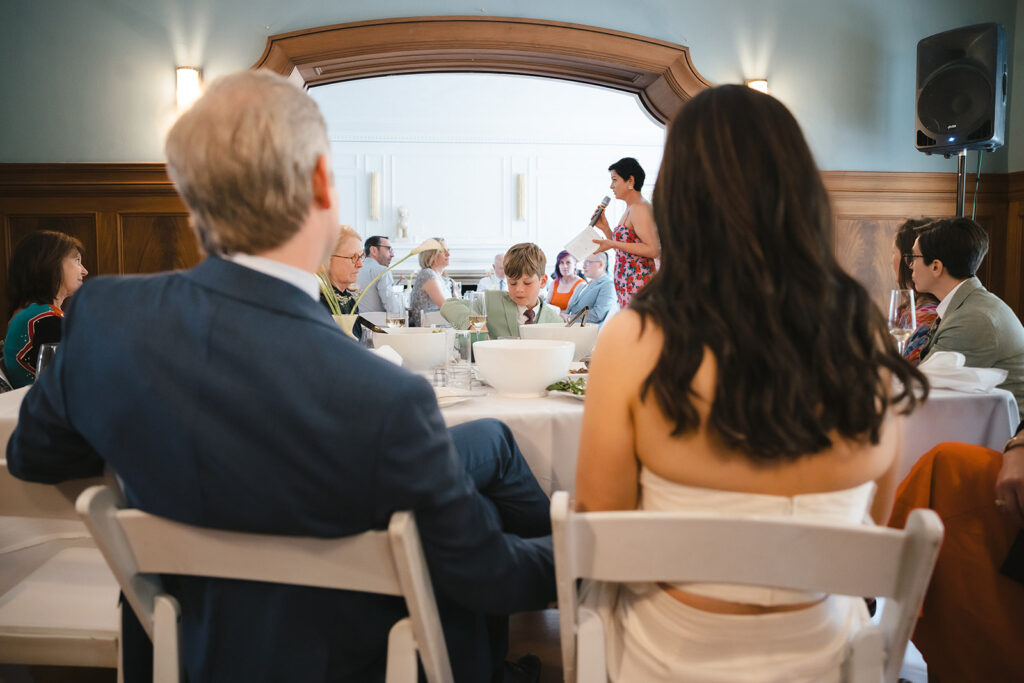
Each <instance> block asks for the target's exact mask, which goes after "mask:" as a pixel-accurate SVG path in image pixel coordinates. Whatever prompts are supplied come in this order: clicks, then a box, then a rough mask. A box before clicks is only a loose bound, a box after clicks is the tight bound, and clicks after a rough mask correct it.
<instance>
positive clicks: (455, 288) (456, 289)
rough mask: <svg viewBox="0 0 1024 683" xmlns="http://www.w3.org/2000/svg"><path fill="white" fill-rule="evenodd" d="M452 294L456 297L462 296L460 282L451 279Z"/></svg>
mask: <svg viewBox="0 0 1024 683" xmlns="http://www.w3.org/2000/svg"><path fill="white" fill-rule="evenodd" d="M452 296H453V297H455V298H456V299H461V298H462V283H461V282H459V281H458V280H452Z"/></svg>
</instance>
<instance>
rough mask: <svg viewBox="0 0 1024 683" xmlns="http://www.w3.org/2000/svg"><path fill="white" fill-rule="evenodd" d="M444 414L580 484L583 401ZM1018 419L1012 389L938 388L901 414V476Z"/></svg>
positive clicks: (552, 479) (487, 406) (992, 441)
mask: <svg viewBox="0 0 1024 683" xmlns="http://www.w3.org/2000/svg"><path fill="white" fill-rule="evenodd" d="M441 414H442V415H444V419H445V422H446V423H447V424H448V425H449V426H452V425H457V424H460V423H462V422H467V421H469V420H475V419H478V418H482V417H495V418H498V419H499V420H501V421H502V422H504V423H505V424H507V425H508V426H509V427H510V428H511V429H512V433H513V434H515V437H516V441H517V442H518V443H519V448H520V449H521V450H522V452H523V457H525V458H526V462H527V463H528V464H529V465H530V469H531V470H532V471H533V473H534V476H536V477H537V481H538V482H539V483H540V485H541V488H543V489H544V491H545V492H546V493H549V494H550V493H551V492H552V491H558V490H566V491H573V490H574V489H575V484H576V453H577V451H578V450H579V444H580V429H581V427H582V424H583V402H582V401H579V400H577V399H573V398H568V397H564V396H554V395H552V396H548V397H547V398H532V399H513V398H501V397H499V396H497V395H495V394H494V393H493V392H492V393H488V394H487V395H485V396H481V397H478V398H473V399H470V400H469V401H467V402H465V403H459V404H457V405H453V406H451V407H450V408H444V409H442V410H441ZM1017 422H1018V416H1017V404H1016V402H1015V401H1014V399H1013V394H1011V393H1010V392H1008V391H1003V390H1002V389H996V390H994V391H992V392H991V393H987V394H968V393H962V392H958V391H951V390H948V389H933V390H932V391H931V393H930V395H929V399H928V401H927V402H926V403H925V404H924V405H922V406H920V407H919V408H918V409H917V410H915V411H914V412H913V413H912V414H910V415H909V416H907V417H904V418H902V419H901V426H902V430H903V433H902V437H903V438H902V440H901V448H900V455H899V458H900V471H899V478H900V479H903V477H905V476H906V475H907V473H908V472H910V468H911V467H913V466H914V463H915V462H917V460H918V458H920V457H921V456H922V455H924V454H925V453H927V452H928V451H929V450H930V449H931V448H932V447H934V446H937V445H938V444H940V443H942V442H943V441H961V442H963V443H970V444H976V445H979V446H987V447H989V448H993V449H995V450H1001V449H1002V447H1003V444H1004V443H1006V440H1007V439H1009V438H1010V436H1011V435H1012V434H1013V433H1014V431H1016V429H1017Z"/></svg>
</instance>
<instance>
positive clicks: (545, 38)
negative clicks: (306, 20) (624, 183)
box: [253, 16, 712, 123]
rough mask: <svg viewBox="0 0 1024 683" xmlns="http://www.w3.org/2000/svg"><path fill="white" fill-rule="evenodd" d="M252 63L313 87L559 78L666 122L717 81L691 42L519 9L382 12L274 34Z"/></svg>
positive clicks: (256, 66)
mask: <svg viewBox="0 0 1024 683" xmlns="http://www.w3.org/2000/svg"><path fill="white" fill-rule="evenodd" d="M253 68H265V69H271V70H273V71H276V72H278V73H280V74H283V75H285V76H293V74H297V75H298V76H299V77H300V78H301V79H302V80H303V81H304V82H305V84H306V85H307V86H313V85H323V84H325V83H335V82H338V81H347V80H352V79H357V78H368V77H373V76H387V75H393V74H411V73H429V72H491V73H505V74H519V75H526V76H543V77H548V78H559V79H563V80H569V81H576V82H579V83H589V84H592V85H599V86H604V87H607V88H614V89H615V90H622V91H625V92H629V93H633V94H635V95H637V96H638V97H639V99H640V102H641V103H642V104H643V106H644V107H645V108H646V109H647V110H648V111H649V112H650V113H651V115H652V116H653V117H654V118H655V119H657V120H658V121H660V122H662V123H668V121H670V120H671V119H672V117H673V116H674V115H675V113H676V112H677V111H679V108H680V107H681V106H682V105H683V103H684V102H686V101H687V100H688V99H690V98H691V97H693V96H694V95H696V94H697V93H698V92H700V91H701V90H703V89H705V88H708V87H710V86H711V85H712V84H711V83H710V82H709V81H707V80H706V79H704V77H702V76H701V75H700V74H699V73H698V72H697V70H696V69H695V68H694V66H693V62H691V61H690V51H689V48H687V47H685V46H683V45H675V44H673V43H667V42H664V41H661V40H655V39H653V38H647V37H644V36H638V35H633V34H630V33H622V32H620V31H612V30H609V29H604V28H596V27H593V26H581V25H579V24H566V23H561V22H554V21H543V20H540V19H518V18H512V17H476V16H470V17H458V16H454V17H411V18H410V17H407V18H401V19H378V20H374V21H361V22H355V23H350V24H338V25H335V26H325V27H321V28H312V29H305V30H302V31H294V32H292V33H283V34H280V35H276V36H271V37H270V38H268V39H267V47H266V49H265V50H264V51H263V55H262V56H261V57H260V59H259V61H258V62H256V64H255V65H254V66H253Z"/></svg>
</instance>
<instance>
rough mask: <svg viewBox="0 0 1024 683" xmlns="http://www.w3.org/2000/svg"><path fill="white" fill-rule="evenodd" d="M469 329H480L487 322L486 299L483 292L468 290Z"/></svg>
mask: <svg viewBox="0 0 1024 683" xmlns="http://www.w3.org/2000/svg"><path fill="white" fill-rule="evenodd" d="M466 296H467V297H468V298H469V329H470V330H473V331H476V330H482V329H483V328H484V325H485V324H487V299H486V297H485V296H484V293H483V292H469V293H468V294H467V295H466Z"/></svg>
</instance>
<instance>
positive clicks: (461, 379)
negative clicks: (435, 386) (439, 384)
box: [445, 330, 474, 390]
mask: <svg viewBox="0 0 1024 683" xmlns="http://www.w3.org/2000/svg"><path fill="white" fill-rule="evenodd" d="M473 337H474V335H473V333H472V332H470V331H468V330H452V334H451V335H450V336H449V337H448V342H449V344H448V363H447V365H446V367H445V375H446V376H445V380H446V384H447V385H448V386H449V387H452V388H455V389H466V390H469V389H472V388H473V364H472V362H471V361H472V358H473Z"/></svg>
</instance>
